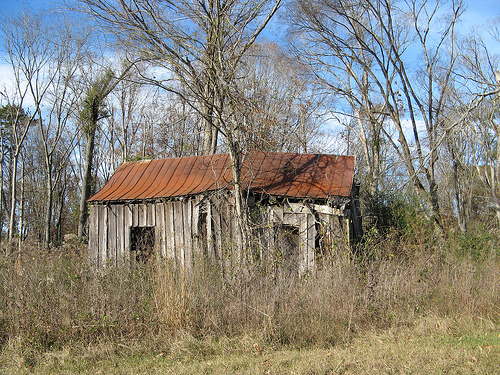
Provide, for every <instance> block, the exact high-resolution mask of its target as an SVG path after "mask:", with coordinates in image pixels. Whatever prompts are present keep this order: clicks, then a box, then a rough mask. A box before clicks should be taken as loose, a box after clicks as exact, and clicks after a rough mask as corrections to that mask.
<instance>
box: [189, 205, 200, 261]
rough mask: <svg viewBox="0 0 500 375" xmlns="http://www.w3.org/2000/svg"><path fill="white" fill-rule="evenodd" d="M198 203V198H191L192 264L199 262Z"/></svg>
mask: <svg viewBox="0 0 500 375" xmlns="http://www.w3.org/2000/svg"><path fill="white" fill-rule="evenodd" d="M200 202H201V199H200V197H199V196H197V197H194V198H192V215H193V216H192V218H193V219H192V225H191V235H192V239H193V240H192V246H193V264H195V263H196V261H197V260H198V261H199V260H200V258H201V254H200V248H201V244H200V235H201V233H199V228H198V227H199V225H200Z"/></svg>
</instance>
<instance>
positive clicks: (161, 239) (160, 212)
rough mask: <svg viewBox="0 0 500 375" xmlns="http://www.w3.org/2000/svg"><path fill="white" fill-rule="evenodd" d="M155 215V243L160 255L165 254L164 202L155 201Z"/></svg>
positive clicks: (163, 255) (164, 255)
mask: <svg viewBox="0 0 500 375" xmlns="http://www.w3.org/2000/svg"><path fill="white" fill-rule="evenodd" d="M155 210H156V213H155V217H156V243H157V249H158V254H160V255H161V256H162V257H166V256H167V249H166V244H165V238H166V228H165V203H163V202H161V203H157V204H156V206H155Z"/></svg>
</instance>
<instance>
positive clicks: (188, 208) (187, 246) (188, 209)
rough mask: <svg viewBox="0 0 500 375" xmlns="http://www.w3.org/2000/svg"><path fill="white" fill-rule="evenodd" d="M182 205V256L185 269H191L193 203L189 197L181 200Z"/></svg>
mask: <svg viewBox="0 0 500 375" xmlns="http://www.w3.org/2000/svg"><path fill="white" fill-rule="evenodd" d="M181 203H182V205H183V208H182V212H183V217H184V220H183V222H184V225H183V229H184V257H185V265H186V269H187V270H191V268H192V265H193V241H192V233H193V227H192V226H193V203H192V200H191V199H185V200H184V201H182V202H181Z"/></svg>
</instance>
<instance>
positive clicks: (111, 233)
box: [106, 204, 116, 265]
mask: <svg viewBox="0 0 500 375" xmlns="http://www.w3.org/2000/svg"><path fill="white" fill-rule="evenodd" d="M107 237H108V249H107V252H106V257H107V259H108V260H109V261H110V262H111V261H112V262H113V264H114V265H116V205H114V204H113V205H111V206H108V236H107ZM110 264H111V263H110Z"/></svg>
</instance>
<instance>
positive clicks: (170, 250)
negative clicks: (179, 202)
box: [165, 201, 177, 262]
mask: <svg viewBox="0 0 500 375" xmlns="http://www.w3.org/2000/svg"><path fill="white" fill-rule="evenodd" d="M165 226H166V233H167V235H166V237H165V240H166V247H167V258H170V259H172V260H173V261H174V262H176V261H177V256H176V250H175V248H176V243H175V229H174V205H173V202H172V201H170V202H167V203H166V204H165Z"/></svg>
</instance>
